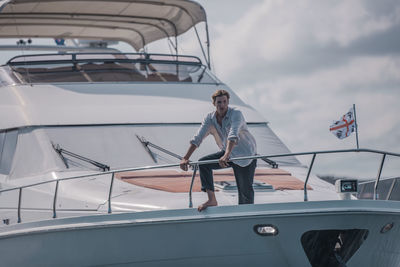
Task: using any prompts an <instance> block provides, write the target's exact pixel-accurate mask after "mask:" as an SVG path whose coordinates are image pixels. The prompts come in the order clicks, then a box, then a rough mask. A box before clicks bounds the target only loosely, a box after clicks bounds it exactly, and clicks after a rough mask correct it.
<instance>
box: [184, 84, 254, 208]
mask: <svg viewBox="0 0 400 267" xmlns="http://www.w3.org/2000/svg"><path fill="white" fill-rule="evenodd" d="M212 101H213V104H214V106H215V108H216V110H215V111H213V112H211V113H209V114H207V116H206V117H205V118H204V120H203V122H202V124H201V126H200V128H199V130H198V132H197V134H196V135H195V136H194V137H193V138H192V139H191V140H190V144H191V145H190V147H189V149H188V151H187V153H186V155H185V156H184V157H183V159H182V160H181V163H180V168H181V169H182V170H184V171H187V170H188V164H189V158H190V156H191V155H192V154H193V152H194V151H195V150H196V148H197V147H199V146H200V144H201V142H202V141H203V139H204V138H205V137H207V136H208V135H209V134H212V135H213V136H214V138H215V141H216V143H217V144H218V146H219V148H220V149H221V151H219V152H217V153H214V154H211V155H208V156H205V157H202V158H201V159H200V161H203V160H213V159H219V163H214V164H212V163H211V164H203V165H200V166H199V170H200V180H201V190H202V191H204V192H206V193H207V196H208V200H207V201H206V202H204V203H203V204H201V205H200V206H199V207H198V208H197V209H198V211H202V210H204V209H206V208H207V207H210V206H217V205H218V203H217V199H216V198H215V193H214V181H213V173H212V170H213V169H220V168H226V167H230V166H231V167H232V168H233V172H234V174H235V180H236V184H237V187H238V191H239V192H238V193H239V204H253V203H254V190H253V179H254V172H255V169H256V162H257V160H251V159H250V160H238V161H234V162H228V160H229V158H230V157H233V158H236V157H245V156H252V155H255V154H256V141H255V139H254V137H253V136H252V135H251V134H250V132H249V130H248V128H247V125H246V121H245V120H244V117H243V114H242V112H240V111H239V110H237V109H234V108H230V107H228V105H229V93H228V92H227V91H225V90H217V91H216V92H215V93H214V94H213V95H212Z"/></svg>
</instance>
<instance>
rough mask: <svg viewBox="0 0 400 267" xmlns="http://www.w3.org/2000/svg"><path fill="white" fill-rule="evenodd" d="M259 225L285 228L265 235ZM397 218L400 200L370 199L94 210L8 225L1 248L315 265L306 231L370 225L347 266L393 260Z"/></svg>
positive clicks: (95, 261)
mask: <svg viewBox="0 0 400 267" xmlns="http://www.w3.org/2000/svg"><path fill="white" fill-rule="evenodd" d="M388 223H393V228H392V229H391V230H389V231H388V232H386V233H381V229H382V227H383V226H384V225H386V224H388ZM258 224H268V225H270V224H272V225H274V226H276V227H277V228H278V231H279V233H278V234H277V235H275V236H260V235H258V234H256V232H255V231H254V226H255V225H258ZM399 225H400V203H398V202H390V201H389V202H388V201H385V202H384V201H367V200H352V201H320V202H303V203H280V204H262V205H242V206H224V207H216V208H209V209H208V210H207V211H206V212H202V213H198V212H197V211H196V210H195V209H183V210H165V211H152V212H140V213H124V214H112V215H95V216H86V217H77V218H65V219H55V220H48V221H41V222H31V223H22V224H18V225H10V226H7V227H3V228H2V229H1V232H0V254H1V255H2V256H1V258H2V260H1V265H2V266H107V265H113V266H311V264H310V263H309V260H308V258H307V255H306V253H305V251H304V249H303V247H302V243H301V238H302V235H303V234H304V233H305V232H308V231H311V230H333V229H336V230H346V229H366V230H368V236H367V237H366V239H365V241H364V242H363V243H362V244H361V246H360V248H359V249H358V250H357V251H356V252H355V253H354V255H353V256H352V257H351V258H350V260H348V262H347V263H346V264H347V265H345V266H371V267H372V266H388V267H389V266H390V267H393V266H400V243H399V242H398V240H397V239H398V236H399V234H400V227H399ZM337 266H340V265H337ZM342 266H344V265H342Z"/></svg>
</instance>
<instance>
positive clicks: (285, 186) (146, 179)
mask: <svg viewBox="0 0 400 267" xmlns="http://www.w3.org/2000/svg"><path fill="white" fill-rule="evenodd" d="M117 177H118V178H119V179H121V180H123V181H125V182H128V183H131V184H134V185H137V186H142V187H146V188H151V189H156V190H163V191H167V192H172V193H185V192H188V189H189V187H190V183H191V177H192V172H182V171H178V170H161V171H159V170H154V171H137V172H125V173H119V174H117ZM254 180H255V181H259V182H264V183H267V184H270V185H272V186H273V188H274V189H275V190H303V188H304V182H302V181H300V180H299V179H298V178H296V177H294V176H292V175H291V173H289V172H287V171H285V170H282V169H256V173H255V175H254ZM224 181H235V176H234V174H233V170H232V169H227V170H219V171H215V172H214V182H224ZM307 189H308V190H312V188H311V187H310V186H307ZM217 190H218V189H217ZM192 191H193V192H200V191H201V184H200V178H199V174H196V177H195V181H194V184H193V190H192Z"/></svg>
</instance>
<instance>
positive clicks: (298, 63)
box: [150, 0, 400, 177]
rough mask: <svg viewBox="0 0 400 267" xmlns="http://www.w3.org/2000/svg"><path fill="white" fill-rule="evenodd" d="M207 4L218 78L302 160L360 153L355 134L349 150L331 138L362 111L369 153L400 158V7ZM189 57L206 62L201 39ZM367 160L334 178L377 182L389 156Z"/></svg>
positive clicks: (278, 0) (346, 161)
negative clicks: (339, 124)
mask: <svg viewBox="0 0 400 267" xmlns="http://www.w3.org/2000/svg"><path fill="white" fill-rule="evenodd" d="M198 2H199V3H200V4H201V5H203V7H204V8H205V10H206V12H207V17H208V24H209V25H208V27H209V33H210V39H211V59H212V70H213V72H214V73H215V74H216V75H217V77H218V78H219V79H220V80H222V81H223V82H224V83H226V84H227V85H228V86H229V87H231V88H232V89H233V90H234V91H235V92H236V93H237V94H238V95H239V96H240V97H241V98H242V100H244V101H245V102H246V103H247V104H249V105H251V106H253V107H254V108H255V109H257V110H258V111H259V112H260V113H261V114H262V115H263V116H264V118H265V119H266V120H267V121H268V122H269V125H270V127H271V128H272V129H273V131H274V132H275V133H276V134H277V135H278V136H279V137H280V138H281V140H282V141H283V142H284V143H285V144H286V145H287V146H288V148H289V149H290V150H291V151H292V152H300V151H316V150H327V149H329V150H331V149H351V148H356V140H355V135H354V134H353V135H352V136H350V137H348V138H346V139H342V140H339V139H337V138H336V137H335V136H334V135H333V134H332V133H331V132H330V131H329V126H330V125H331V124H332V123H333V122H334V121H335V120H338V119H339V118H341V116H342V115H344V114H345V113H346V112H347V111H348V110H349V108H350V107H352V105H353V104H355V106H356V114H357V121H358V130H359V144H360V147H361V148H371V149H378V150H386V151H390V152H395V153H399V154H400V116H399V114H400V1H398V0H379V1H376V0H324V1H316V0H313V1H311V0H291V1H283V0H246V1H242V0H198ZM203 26H204V25H202V24H199V25H198V26H197V28H198V29H199V31H200V35H203V34H204V31H203V29H204V27H203ZM203 36H204V35H203ZM203 40H204V39H203ZM157 45H158V44H155V45H154V47H157ZM150 47H151V46H150ZM180 48H181V49H180V53H183V54H192V53H194V54H197V55H199V56H200V55H201V53H200V51H199V46H198V44H197V40H196V38H195V35H194V33H193V32H188V33H186V34H184V35H183V36H182V37H181V38H180ZM150 51H151V50H150ZM359 158H361V159H364V158H365V157H364V155H357V156H355V157H345V158H342V159H341V160H339V159H337V158H336V159H335V161H334V162H335V164H334V166H333V169H335V170H336V171H337V170H341V169H343V172H340V171H339V172H338V173H335V174H337V175H342V173H349V170H350V173H351V171H354V172H356V173H360V172H362V175H363V176H368V177H374V176H376V173H377V170H378V167H379V163H380V159H381V156H373V157H368V158H367V160H366V162H367V165H362V164H361V165H358V162H357V160H356V159H359ZM300 160H301V161H302V162H303V163H304V164H309V158H305V159H303V158H301V159H300ZM316 163H318V165H319V167H318V168H319V172H320V173H323V174H329V173H331V172H332V167H328V166H329V165H331V160H330V159H325V158H323V157H322V158H321V159H319V158H318V159H317V161H316ZM386 164H387V165H386V166H387V168H386V166H385V169H384V174H386V175H392V173H395V174H396V175H399V167H397V166H400V160H397V161H396V160H394V159H393V158H391V157H389V158H388V159H387V160H386ZM316 165H317V164H316Z"/></svg>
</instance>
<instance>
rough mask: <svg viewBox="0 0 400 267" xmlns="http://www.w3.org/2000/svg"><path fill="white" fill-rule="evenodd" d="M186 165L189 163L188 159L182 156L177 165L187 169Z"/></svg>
mask: <svg viewBox="0 0 400 267" xmlns="http://www.w3.org/2000/svg"><path fill="white" fill-rule="evenodd" d="M188 165H189V160H188V159H185V158H183V159H182V160H181V163H180V164H179V167H180V168H181V169H182V170H184V171H187V170H188Z"/></svg>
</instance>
